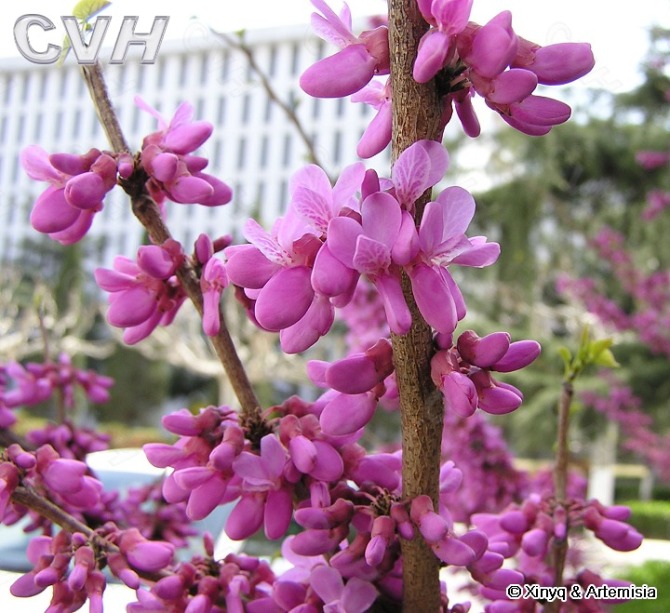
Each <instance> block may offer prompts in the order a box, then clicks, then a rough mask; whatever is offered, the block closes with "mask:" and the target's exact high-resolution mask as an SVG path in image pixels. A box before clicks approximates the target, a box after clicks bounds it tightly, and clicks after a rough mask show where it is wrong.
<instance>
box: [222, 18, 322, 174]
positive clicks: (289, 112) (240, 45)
mask: <svg viewBox="0 0 670 613" xmlns="http://www.w3.org/2000/svg"><path fill="white" fill-rule="evenodd" d="M212 32H213V33H214V34H215V35H216V36H218V37H219V38H221V39H223V40H224V41H225V42H226V44H228V45H229V46H230V47H232V48H233V49H237V50H238V51H239V52H240V53H243V54H244V56H245V57H246V58H247V62H248V63H249V66H250V68H251V69H252V70H253V71H254V72H255V73H256V75H257V76H258V78H259V79H260V81H261V85H262V87H263V89H264V90H265V93H266V94H267V96H268V98H270V100H272V102H274V103H275V104H276V105H277V106H278V107H279V108H280V109H281V110H282V111H283V112H284V114H285V115H286V118H287V119H288V120H289V121H290V122H291V123H292V124H293V125H294V126H295V129H296V130H297V131H298V134H299V136H300V138H301V139H302V141H303V142H304V143H305V147H307V156H308V158H309V161H310V162H311V163H312V164H316V165H317V166H320V167H321V168H323V169H324V170H325V168H326V167H325V166H324V165H323V163H322V162H321V160H320V159H319V156H318V155H317V153H316V149H315V148H314V142H313V141H312V138H311V137H310V136H309V135H308V134H307V132H306V131H305V128H304V127H303V125H302V123H301V121H300V119H299V118H298V115H297V114H296V112H295V110H294V109H293V108H291V107H290V106H289V105H288V104H286V102H284V101H283V100H282V99H281V98H280V97H279V94H277V92H276V90H275V88H274V87H273V86H272V83H270V80H269V79H268V78H267V76H266V75H265V73H264V72H263V70H262V69H261V67H260V66H259V65H258V62H256V58H255V57H254V52H253V50H252V49H251V48H250V47H249V46H248V45H247V44H246V43H245V42H244V41H243V40H242V38H241V37H240V38H239V39H238V40H236V39H235V38H233V37H232V36H230V35H229V34H226V33H224V32H216V31H215V30H212Z"/></svg>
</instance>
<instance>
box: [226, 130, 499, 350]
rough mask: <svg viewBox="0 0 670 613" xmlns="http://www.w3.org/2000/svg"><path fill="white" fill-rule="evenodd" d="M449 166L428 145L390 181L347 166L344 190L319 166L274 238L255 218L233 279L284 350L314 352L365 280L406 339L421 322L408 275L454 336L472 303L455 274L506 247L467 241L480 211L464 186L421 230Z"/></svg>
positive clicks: (302, 181)
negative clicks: (428, 196) (406, 292)
mask: <svg viewBox="0 0 670 613" xmlns="http://www.w3.org/2000/svg"><path fill="white" fill-rule="evenodd" d="M447 164H448V156H447V154H446V151H445V150H444V149H443V148H442V147H441V145H439V144H438V143H435V142H433V141H419V142H417V143H415V144H414V145H412V146H411V147H409V148H408V149H407V150H406V151H404V152H403V153H402V155H401V156H400V157H399V158H398V160H397V161H396V163H395V165H394V167H393V172H392V175H391V179H390V180H386V181H380V180H379V179H378V177H377V175H376V173H374V172H373V171H367V172H366V171H365V169H364V167H363V166H362V164H354V165H353V166H349V167H348V168H346V169H345V170H344V171H343V172H342V174H341V176H340V178H339V180H338V181H337V183H336V184H335V186H334V187H331V185H330V183H329V181H328V178H327V176H326V174H325V173H324V172H323V170H321V169H319V168H318V167H316V166H308V167H307V168H305V169H303V170H302V171H299V172H298V173H296V175H294V177H293V180H292V183H291V202H290V204H289V208H288V211H287V212H286V215H285V216H284V217H282V218H280V219H279V220H277V222H276V223H275V225H274V227H273V229H272V232H271V233H268V232H266V231H265V230H263V228H261V227H260V225H259V224H258V223H257V222H255V221H253V220H249V221H248V222H247V224H246V226H245V230H244V233H245V238H247V240H248V241H249V242H250V243H251V244H250V245H240V246H233V247H229V248H228V249H226V250H225V254H226V257H227V259H228V261H227V264H226V271H227V273H228V278H229V279H230V281H231V282H232V283H234V284H235V285H238V286H240V287H242V288H244V294H245V298H246V300H247V301H248V302H249V303H250V304H251V305H252V306H251V309H252V313H253V318H254V319H255V321H256V323H257V324H258V325H259V326H261V327H262V328H264V329H266V330H271V331H279V332H280V341H281V346H282V349H283V350H284V351H286V352H288V353H295V352H299V351H304V350H305V349H307V348H308V347H310V346H311V345H313V344H314V343H315V342H316V341H317V340H318V338H319V337H320V336H322V335H324V334H325V333H326V332H328V330H329V329H330V327H331V325H332V323H333V320H334V307H344V306H346V305H347V304H348V303H349V302H350V301H351V300H352V298H353V295H354V292H355V288H356V285H357V283H358V281H359V278H360V277H361V276H363V275H364V276H365V277H366V278H367V279H368V280H369V281H370V282H371V283H372V284H373V285H374V287H375V288H376V290H377V292H378V293H379V295H380V296H381V298H382V301H383V305H384V312H385V315H386V319H387V321H388V323H389V327H390V329H391V330H392V331H393V332H395V333H396V334H405V333H406V332H407V331H408V330H409V328H410V325H411V323H412V321H411V316H410V312H409V308H408V307H407V304H406V302H405V299H404V297H403V295H402V290H401V286H400V278H401V272H402V271H403V270H404V271H406V272H407V274H408V275H409V277H410V279H411V281H412V289H413V291H414V295H415V299H416V301H417V305H418V307H419V310H420V311H421V314H422V315H423V316H424V318H425V319H426V321H427V322H428V323H429V324H430V325H431V326H433V327H434V328H435V329H436V330H437V331H438V332H441V333H446V334H450V333H451V332H453V330H454V329H455V327H456V324H457V322H458V320H459V319H462V318H463V317H464V316H465V303H464V301H463V297H462V295H461V293H460V291H459V289H458V287H457V286H456V283H455V282H454V280H453V278H452V277H451V275H450V273H449V271H448V266H449V265H450V264H460V265H463V266H474V267H483V266H488V265H490V264H492V263H493V262H495V260H496V259H497V257H498V254H499V251H500V248H499V246H498V245H497V244H496V243H488V242H486V239H485V238H484V237H479V236H478V237H474V238H468V237H467V236H466V235H465V231H466V229H467V227H468V225H469V224H470V221H471V220H472V217H473V215H474V210H475V203H474V200H473V198H472V196H471V195H470V194H469V193H468V192H466V191H465V190H463V189H461V188H458V187H451V188H447V189H446V190H444V191H443V192H442V193H441V194H440V195H439V196H438V197H437V198H436V199H435V201H434V202H430V203H429V204H428V205H427V206H426V209H425V212H424V216H423V221H422V223H421V225H420V227H419V228H416V227H415V225H414V220H413V218H412V214H411V212H412V210H413V206H414V202H415V201H416V199H417V198H418V197H419V196H420V195H421V194H422V193H423V192H425V191H426V190H427V189H429V188H430V187H432V186H434V185H435V184H437V182H438V181H439V180H440V179H441V178H442V176H443V175H444V172H445V170H446V168H447ZM382 185H383V186H384V189H383V188H382ZM359 193H360V195H357V194H359Z"/></svg>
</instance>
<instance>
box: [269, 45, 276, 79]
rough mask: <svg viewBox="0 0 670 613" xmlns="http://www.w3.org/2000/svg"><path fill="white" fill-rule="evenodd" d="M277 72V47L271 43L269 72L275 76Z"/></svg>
mask: <svg viewBox="0 0 670 613" xmlns="http://www.w3.org/2000/svg"><path fill="white" fill-rule="evenodd" d="M276 72H277V47H275V46H274V45H270V66H269V67H268V73H269V75H270V76H271V77H274V76H275V73H276Z"/></svg>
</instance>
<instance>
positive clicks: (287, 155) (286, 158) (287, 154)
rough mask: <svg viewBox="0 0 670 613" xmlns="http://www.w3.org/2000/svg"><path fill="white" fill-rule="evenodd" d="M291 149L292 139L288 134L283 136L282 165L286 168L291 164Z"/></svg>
mask: <svg viewBox="0 0 670 613" xmlns="http://www.w3.org/2000/svg"><path fill="white" fill-rule="evenodd" d="M292 149H293V139H292V138H291V135H290V134H285V135H284V153H283V155H282V164H283V165H284V168H288V166H290V164H291V150H292Z"/></svg>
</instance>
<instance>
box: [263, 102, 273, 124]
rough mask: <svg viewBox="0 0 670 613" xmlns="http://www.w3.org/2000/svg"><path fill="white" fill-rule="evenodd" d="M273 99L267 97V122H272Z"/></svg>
mask: <svg viewBox="0 0 670 613" xmlns="http://www.w3.org/2000/svg"><path fill="white" fill-rule="evenodd" d="M272 107H273V104H272V100H270V97H269V96H267V97H266V98H265V123H270V122H271V121H272Z"/></svg>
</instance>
